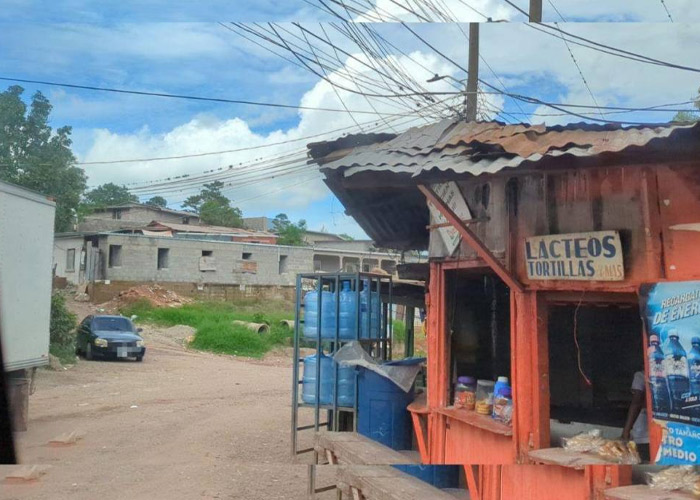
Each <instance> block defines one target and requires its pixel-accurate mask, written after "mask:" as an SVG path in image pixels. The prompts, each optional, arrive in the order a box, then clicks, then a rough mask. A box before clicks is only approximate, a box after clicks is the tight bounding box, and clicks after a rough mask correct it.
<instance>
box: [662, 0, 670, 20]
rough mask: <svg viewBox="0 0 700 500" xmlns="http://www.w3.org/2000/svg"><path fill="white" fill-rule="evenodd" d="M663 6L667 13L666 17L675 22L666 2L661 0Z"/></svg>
mask: <svg viewBox="0 0 700 500" xmlns="http://www.w3.org/2000/svg"><path fill="white" fill-rule="evenodd" d="M661 5H663V7H664V10H665V11H666V15H667V16H668V18H669V19H670V20H671V22H673V17H671V12H669V10H668V7H667V6H666V2H665V1H664V0H661Z"/></svg>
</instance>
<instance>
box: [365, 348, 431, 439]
mask: <svg viewBox="0 0 700 500" xmlns="http://www.w3.org/2000/svg"><path fill="white" fill-rule="evenodd" d="M423 361H425V358H411V359H405V360H401V361H390V362H388V363H386V364H388V365H409V364H417V363H422V362H423ZM357 390H358V408H357V432H359V433H360V434H362V435H363V436H367V437H368V438H370V439H373V440H375V441H377V442H379V443H382V444H383V445H385V446H388V447H390V448H393V449H394V450H409V449H411V444H412V442H413V426H412V423H411V416H410V414H409V412H408V410H407V409H406V407H407V406H408V405H409V404H410V403H411V402H413V399H414V390H413V387H411V390H410V391H409V392H404V391H403V389H401V388H400V387H399V386H397V385H396V384H394V383H393V382H392V381H391V380H389V379H388V378H385V377H382V376H381V375H379V374H377V373H375V372H373V371H371V370H367V369H365V368H359V376H358V384H357Z"/></svg>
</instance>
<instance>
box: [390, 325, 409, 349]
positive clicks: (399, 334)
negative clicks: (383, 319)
mask: <svg viewBox="0 0 700 500" xmlns="http://www.w3.org/2000/svg"><path fill="white" fill-rule="evenodd" d="M391 333H392V335H393V336H394V342H400V343H402V344H403V343H404V342H406V325H404V323H403V321H399V320H397V319H395V320H394V321H393V324H392V325H391Z"/></svg>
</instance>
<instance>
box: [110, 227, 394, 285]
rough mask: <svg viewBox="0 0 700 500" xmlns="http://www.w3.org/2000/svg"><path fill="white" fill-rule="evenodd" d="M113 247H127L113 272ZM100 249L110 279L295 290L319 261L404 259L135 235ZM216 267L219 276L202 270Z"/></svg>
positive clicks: (113, 240)
mask: <svg viewBox="0 0 700 500" xmlns="http://www.w3.org/2000/svg"><path fill="white" fill-rule="evenodd" d="M111 245H121V247H122V249H121V265H119V266H112V267H110V266H109V252H110V246H111ZM99 248H100V251H101V253H102V255H103V256H104V259H103V260H104V274H103V275H102V276H103V278H104V279H106V280H112V281H134V282H136V281H138V282H144V281H145V282H185V283H210V284H235V285H274V286H293V285H294V284H295V281H296V275H297V274H298V273H311V272H314V262H315V261H318V260H319V259H322V260H324V261H326V260H328V261H331V260H332V261H334V262H343V261H344V260H346V259H350V260H352V261H355V260H360V261H367V262H379V261H381V260H387V259H392V260H393V259H397V258H398V256H395V255H393V256H387V255H384V256H381V257H380V256H378V255H377V254H371V255H370V254H366V255H365V254H361V253H356V254H353V253H349V252H340V251H337V250H333V249H326V250H321V249H318V248H311V247H287V246H278V245H263V244H252V243H243V242H230V241H229V242H223V241H209V240H195V239H189V238H188V239H183V238H169V237H157V236H142V235H130V234H105V235H101V236H100V238H99ZM159 248H163V249H165V248H167V249H168V257H167V260H168V265H167V268H164V269H158V249H159ZM203 251H207V252H211V256H209V255H206V256H205V255H204V254H203ZM203 258H204V260H202V259H203ZM212 258H213V264H214V265H213V266H211V264H212ZM280 259H282V263H280ZM211 267H213V269H214V270H202V269H203V268H211ZM323 270H324V271H327V272H333V271H337V270H338V269H337V268H335V267H334V268H333V269H330V268H328V269H326V268H324V269H323Z"/></svg>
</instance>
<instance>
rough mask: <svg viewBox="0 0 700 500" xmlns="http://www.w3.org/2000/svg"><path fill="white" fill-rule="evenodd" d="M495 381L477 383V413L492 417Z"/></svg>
mask: <svg viewBox="0 0 700 500" xmlns="http://www.w3.org/2000/svg"><path fill="white" fill-rule="evenodd" d="M493 386H494V383H493V380H479V381H477V383H476V404H475V409H476V412H477V413H478V414H480V415H491V412H492V411H493Z"/></svg>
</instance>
